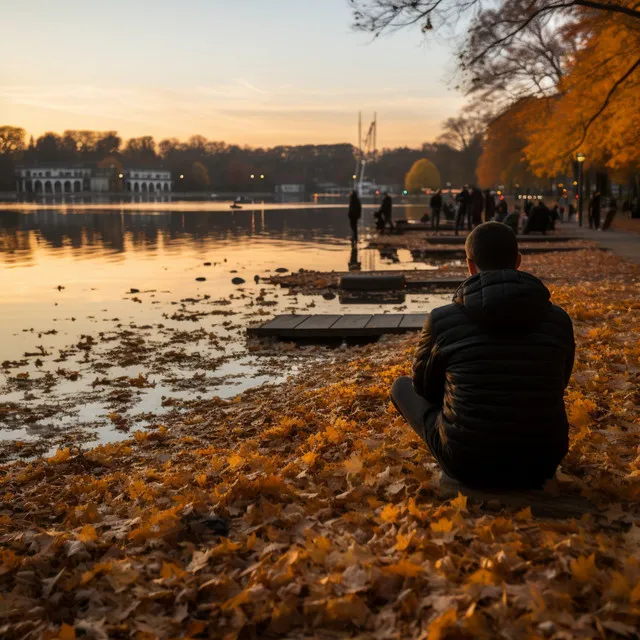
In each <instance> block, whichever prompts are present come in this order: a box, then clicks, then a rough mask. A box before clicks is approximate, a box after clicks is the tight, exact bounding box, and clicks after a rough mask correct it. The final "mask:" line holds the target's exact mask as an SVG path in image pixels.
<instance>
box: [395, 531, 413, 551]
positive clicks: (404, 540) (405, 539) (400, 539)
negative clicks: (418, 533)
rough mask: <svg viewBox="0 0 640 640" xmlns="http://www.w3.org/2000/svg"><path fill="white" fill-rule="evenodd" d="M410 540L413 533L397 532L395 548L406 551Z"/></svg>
mask: <svg viewBox="0 0 640 640" xmlns="http://www.w3.org/2000/svg"><path fill="white" fill-rule="evenodd" d="M412 541H413V533H410V534H409V535H408V536H405V535H404V534H402V533H398V535H397V536H396V549H397V550H398V551H406V550H407V549H408V548H409V545H410V544H411V542H412Z"/></svg>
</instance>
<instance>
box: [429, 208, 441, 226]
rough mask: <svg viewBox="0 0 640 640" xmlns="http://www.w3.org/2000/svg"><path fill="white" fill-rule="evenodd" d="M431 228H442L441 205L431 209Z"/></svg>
mask: <svg viewBox="0 0 640 640" xmlns="http://www.w3.org/2000/svg"><path fill="white" fill-rule="evenodd" d="M431 228H432V229H435V230H436V231H439V230H440V207H434V208H433V209H431Z"/></svg>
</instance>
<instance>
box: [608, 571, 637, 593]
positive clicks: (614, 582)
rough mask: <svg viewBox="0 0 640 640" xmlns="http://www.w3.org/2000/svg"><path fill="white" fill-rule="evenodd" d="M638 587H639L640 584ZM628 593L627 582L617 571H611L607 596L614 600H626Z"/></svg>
mask: <svg viewBox="0 0 640 640" xmlns="http://www.w3.org/2000/svg"><path fill="white" fill-rule="evenodd" d="M638 586H639V587H640V584H639V585H638ZM630 591H631V587H630V586H629V581H628V580H627V579H626V578H625V577H624V576H623V575H622V574H621V573H620V572H619V571H612V572H611V582H610V583H609V588H608V590H607V592H608V595H609V596H610V597H611V598H614V599H615V600H626V599H627V598H628V597H629V592H630ZM639 595H640V590H639Z"/></svg>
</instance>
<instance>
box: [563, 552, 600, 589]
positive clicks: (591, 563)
mask: <svg viewBox="0 0 640 640" xmlns="http://www.w3.org/2000/svg"><path fill="white" fill-rule="evenodd" d="M569 566H570V567H571V573H572V574H573V579H574V580H575V581H576V582H578V583H579V584H586V583H587V582H589V581H591V580H593V578H595V577H596V576H597V575H598V567H596V556H595V554H594V553H592V554H591V555H590V556H589V557H588V558H585V557H584V556H580V557H578V558H576V559H575V560H572V561H571V563H570V565H569Z"/></svg>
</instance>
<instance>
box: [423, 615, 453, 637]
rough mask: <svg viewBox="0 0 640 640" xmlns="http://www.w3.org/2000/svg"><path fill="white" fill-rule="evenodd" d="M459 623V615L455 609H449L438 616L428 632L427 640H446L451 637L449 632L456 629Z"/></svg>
mask: <svg viewBox="0 0 640 640" xmlns="http://www.w3.org/2000/svg"><path fill="white" fill-rule="evenodd" d="M457 621H458V613H457V611H456V610H455V609H448V610H447V611H445V612H444V613H443V614H442V615H440V616H438V617H437V618H436V619H435V620H433V622H431V624H430V625H429V629H428V630H427V633H428V635H427V640H445V638H448V637H449V631H450V630H451V628H452V627H455V625H456V623H457Z"/></svg>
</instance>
